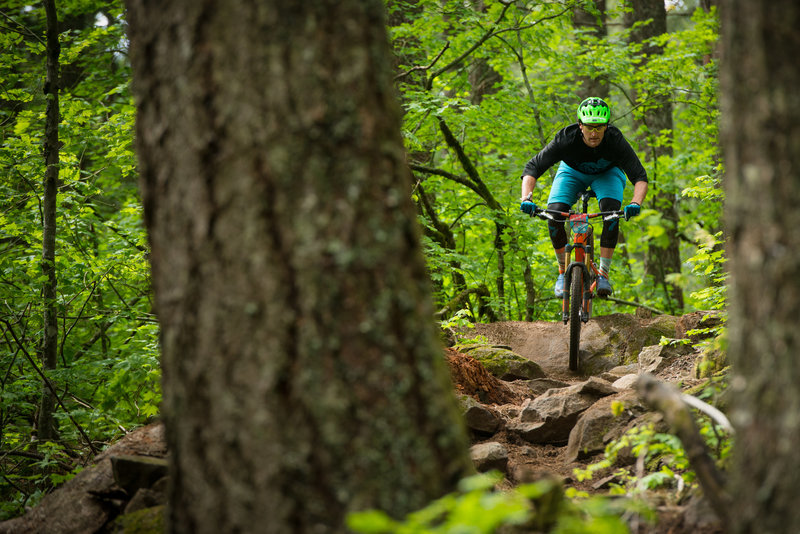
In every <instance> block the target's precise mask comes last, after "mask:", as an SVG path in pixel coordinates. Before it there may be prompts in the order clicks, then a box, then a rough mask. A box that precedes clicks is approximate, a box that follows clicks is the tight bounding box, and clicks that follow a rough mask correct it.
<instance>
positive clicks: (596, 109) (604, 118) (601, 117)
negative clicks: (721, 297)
mask: <svg viewBox="0 0 800 534" xmlns="http://www.w3.org/2000/svg"><path fill="white" fill-rule="evenodd" d="M610 119H611V109H610V108H609V107H608V104H606V102H605V100H603V99H602V98H597V97H589V98H587V99H586V100H584V101H583V102H581V104H580V105H579V106H578V122H582V123H584V124H587V123H588V124H608V121H609V120H610Z"/></svg>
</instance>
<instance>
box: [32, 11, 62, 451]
mask: <svg viewBox="0 0 800 534" xmlns="http://www.w3.org/2000/svg"><path fill="white" fill-rule="evenodd" d="M44 8H45V13H46V16H47V75H46V78H45V86H44V93H45V96H46V98H47V108H46V112H45V138H44V160H45V172H44V184H43V185H44V198H43V200H42V227H43V228H42V274H43V275H44V279H45V281H44V287H43V288H42V297H43V298H42V300H43V321H42V322H43V330H42V341H41V361H42V370H43V372H44V373H45V374H46V373H47V371H51V370H53V369H55V368H56V365H57V364H58V359H57V358H58V316H57V312H58V310H57V302H56V296H57V295H56V289H57V278H56V263H55V262H56V196H57V194H58V188H57V184H58V160H59V146H58V123H59V122H60V120H61V119H60V115H59V110H58V84H59V79H58V73H59V54H60V51H61V47H60V45H59V43H58V18H57V14H56V6H55V1H54V0H45V2H44ZM54 410H55V398H54V397H53V393H52V391H51V390H50V388H49V387H47V385H46V384H42V400H41V405H40V406H39V418H38V421H37V426H38V436H39V439H42V440H48V439H54V438H55V437H56V427H55V422H54V420H53V412H54Z"/></svg>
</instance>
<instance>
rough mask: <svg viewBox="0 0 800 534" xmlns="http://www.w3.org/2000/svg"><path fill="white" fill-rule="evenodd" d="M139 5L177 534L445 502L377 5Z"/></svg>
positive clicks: (414, 251) (438, 383) (439, 410)
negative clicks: (431, 501)
mask: <svg viewBox="0 0 800 534" xmlns="http://www.w3.org/2000/svg"><path fill="white" fill-rule="evenodd" d="M127 5H128V13H129V22H130V41H131V58H132V64H133V68H134V90H135V95H136V98H137V106H138V121H137V148H138V152H139V158H140V172H141V176H142V191H143V200H144V206H145V222H146V225H147V228H148V230H149V235H150V240H151V247H152V256H151V259H152V276H153V287H154V291H155V296H156V306H157V313H158V316H159V319H160V321H161V326H162V343H163V363H162V365H163V377H164V378H163V380H164V405H163V412H164V416H165V421H166V425H167V436H168V443H169V447H170V449H171V466H170V469H171V479H172V482H171V489H170V490H169V498H170V507H169V510H170V511H169V516H168V523H169V527H168V529H169V531H170V532H192V533H204V532H209V533H218V532H267V533H270V532H276V533H285V532H320V533H326V532H344V531H345V527H344V520H345V517H346V514H347V513H349V512H351V511H353V510H359V509H365V508H372V507H377V508H381V509H383V510H385V511H387V512H388V513H390V514H391V515H393V516H400V515H402V514H405V513H407V512H409V511H411V510H413V509H416V508H418V507H421V506H423V505H424V504H426V503H427V502H428V501H429V500H431V499H432V498H434V497H438V496H440V495H442V494H443V493H445V492H447V491H450V490H451V489H453V488H454V484H455V482H456V481H457V480H458V479H459V478H460V477H461V476H463V475H464V474H465V473H467V472H468V470H469V469H470V461H469V456H468V454H467V441H466V438H465V432H464V430H463V428H462V426H461V423H460V417H459V414H458V411H457V407H456V403H455V399H454V395H453V392H452V384H451V383H450V382H449V380H448V376H447V370H446V366H445V362H444V358H443V357H442V349H441V346H440V345H439V342H438V334H437V332H436V328H435V325H434V322H433V320H432V309H431V302H430V294H429V286H428V284H429V282H428V279H427V275H426V272H425V265H424V261H423V257H422V254H421V250H420V244H419V230H418V228H417V226H416V222H415V218H414V209H413V206H412V203H411V199H410V189H409V188H410V185H409V184H410V177H409V175H408V172H409V170H408V167H407V165H406V162H405V154H404V150H403V145H402V140H401V137H400V122H399V114H400V112H399V109H398V105H397V102H396V98H395V94H394V92H393V89H392V81H391V77H392V69H391V59H390V54H389V48H388V41H387V36H386V33H385V21H384V13H383V6H382V4H381V2H378V1H372V2H363V1H360V0H339V1H336V2H327V1H326V2H300V3H295V2H292V3H284V2H277V1H272V2H261V3H258V2H247V1H243V0H237V1H226V2H222V1H221V0H215V1H208V2H202V3H198V2H192V1H189V0H180V1H175V2H169V3H166V4H163V3H162V4H158V3H153V2H145V1H143V0H129V1H128V3H127Z"/></svg>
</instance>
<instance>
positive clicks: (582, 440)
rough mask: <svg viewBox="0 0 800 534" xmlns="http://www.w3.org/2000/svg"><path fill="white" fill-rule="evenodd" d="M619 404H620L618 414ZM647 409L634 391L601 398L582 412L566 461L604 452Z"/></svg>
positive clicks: (570, 436) (572, 432)
mask: <svg viewBox="0 0 800 534" xmlns="http://www.w3.org/2000/svg"><path fill="white" fill-rule="evenodd" d="M615 404H619V407H618V413H616V414H615V413H614V405H615ZM644 412H645V408H644V406H642V403H641V401H640V400H639V396H638V394H637V393H636V392H635V391H632V390H628V391H624V392H622V393H618V394H615V395H611V396H608V397H604V398H602V399H600V400H598V401H597V402H595V403H594V404H593V405H592V406H591V407H589V409H587V410H586V411H585V412H583V413H582V414H581V415H580V417H579V418H578V422H577V423H576V424H575V426H574V427H573V429H572V430H571V431H570V434H569V441H568V442H567V449H566V452H565V455H564V458H565V460H566V461H567V462H574V461H575V460H579V459H582V458H586V457H588V456H592V455H594V454H596V453H599V452H602V451H604V450H605V448H606V445H608V443H609V442H611V441H612V440H615V439H617V438H619V437H620V436H622V434H623V433H624V432H625V430H626V429H627V428H628V425H629V423H630V422H631V421H632V420H633V419H634V418H635V417H637V416H639V415H641V414H642V413H644Z"/></svg>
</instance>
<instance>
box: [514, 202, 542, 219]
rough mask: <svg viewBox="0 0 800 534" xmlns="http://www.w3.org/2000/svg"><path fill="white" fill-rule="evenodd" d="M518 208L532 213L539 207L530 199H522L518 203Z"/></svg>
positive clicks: (529, 213)
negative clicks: (520, 202)
mask: <svg viewBox="0 0 800 534" xmlns="http://www.w3.org/2000/svg"><path fill="white" fill-rule="evenodd" d="M519 209H520V210H522V213H527V214H528V215H533V214H534V212H535V211H536V210H537V209H539V207H538V206H537V205H536V204H534V203H533V202H531V201H530V200H523V201H522V204H520V205H519Z"/></svg>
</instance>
